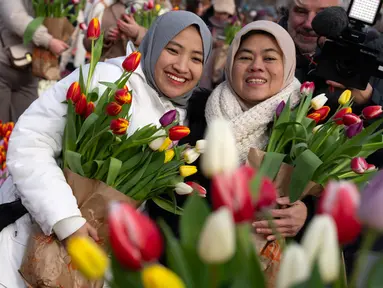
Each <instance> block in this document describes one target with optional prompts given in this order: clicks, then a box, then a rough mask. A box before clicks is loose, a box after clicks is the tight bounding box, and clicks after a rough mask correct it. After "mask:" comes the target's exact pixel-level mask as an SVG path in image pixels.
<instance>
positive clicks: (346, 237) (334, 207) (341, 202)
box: [318, 181, 361, 244]
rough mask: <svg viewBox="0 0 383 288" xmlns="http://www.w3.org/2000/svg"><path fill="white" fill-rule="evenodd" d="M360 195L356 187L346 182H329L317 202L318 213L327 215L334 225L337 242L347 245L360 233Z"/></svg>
mask: <svg viewBox="0 0 383 288" xmlns="http://www.w3.org/2000/svg"><path fill="white" fill-rule="evenodd" d="M359 205H360V194H359V191H358V189H357V187H356V186H355V185H354V184H353V183H351V182H346V181H340V182H336V181H330V182H329V183H328V184H327V186H326V188H325V190H324V192H323V194H322V197H321V199H320V200H319V206H318V213H319V214H329V215H330V216H331V217H332V218H333V219H334V222H335V223H336V227H337V230H338V241H339V243H340V244H347V243H350V242H351V241H353V240H354V239H355V238H356V237H357V236H358V235H359V233H360V231H361V223H360V221H359V219H358V216H357V214H358V209H359Z"/></svg>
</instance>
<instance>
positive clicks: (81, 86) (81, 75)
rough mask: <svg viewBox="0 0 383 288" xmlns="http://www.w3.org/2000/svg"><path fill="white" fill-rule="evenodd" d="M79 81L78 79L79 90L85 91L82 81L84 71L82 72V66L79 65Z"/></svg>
mask: <svg viewBox="0 0 383 288" xmlns="http://www.w3.org/2000/svg"><path fill="white" fill-rule="evenodd" d="M79 81H80V89H81V92H82V93H85V88H86V87H85V81H84V73H83V72H82V66H80V77H79Z"/></svg>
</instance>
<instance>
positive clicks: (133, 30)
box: [117, 14, 140, 41]
mask: <svg viewBox="0 0 383 288" xmlns="http://www.w3.org/2000/svg"><path fill="white" fill-rule="evenodd" d="M122 19H123V20H118V21H117V27H118V29H120V31H121V32H122V34H123V36H125V37H126V38H127V39H131V40H133V41H135V40H136V39H137V37H138V32H139V29H140V25H138V24H137V22H136V20H134V17H133V16H132V15H126V14H124V15H123V17H122Z"/></svg>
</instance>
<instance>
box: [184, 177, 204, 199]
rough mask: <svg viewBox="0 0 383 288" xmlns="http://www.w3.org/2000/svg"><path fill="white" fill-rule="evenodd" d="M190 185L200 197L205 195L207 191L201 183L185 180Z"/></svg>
mask: <svg viewBox="0 0 383 288" xmlns="http://www.w3.org/2000/svg"><path fill="white" fill-rule="evenodd" d="M186 184H188V185H189V186H190V187H192V188H193V190H195V191H197V192H198V195H199V196H201V197H206V194H207V191H206V189H205V188H203V187H202V186H201V185H199V184H197V183H195V182H190V181H189V182H186Z"/></svg>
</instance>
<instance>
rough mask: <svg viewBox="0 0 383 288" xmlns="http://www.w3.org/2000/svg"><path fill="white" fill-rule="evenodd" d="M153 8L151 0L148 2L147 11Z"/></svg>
mask: <svg viewBox="0 0 383 288" xmlns="http://www.w3.org/2000/svg"><path fill="white" fill-rule="evenodd" d="M153 8H154V3H153V1H152V0H149V2H148V9H149V10H151V9H153Z"/></svg>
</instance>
